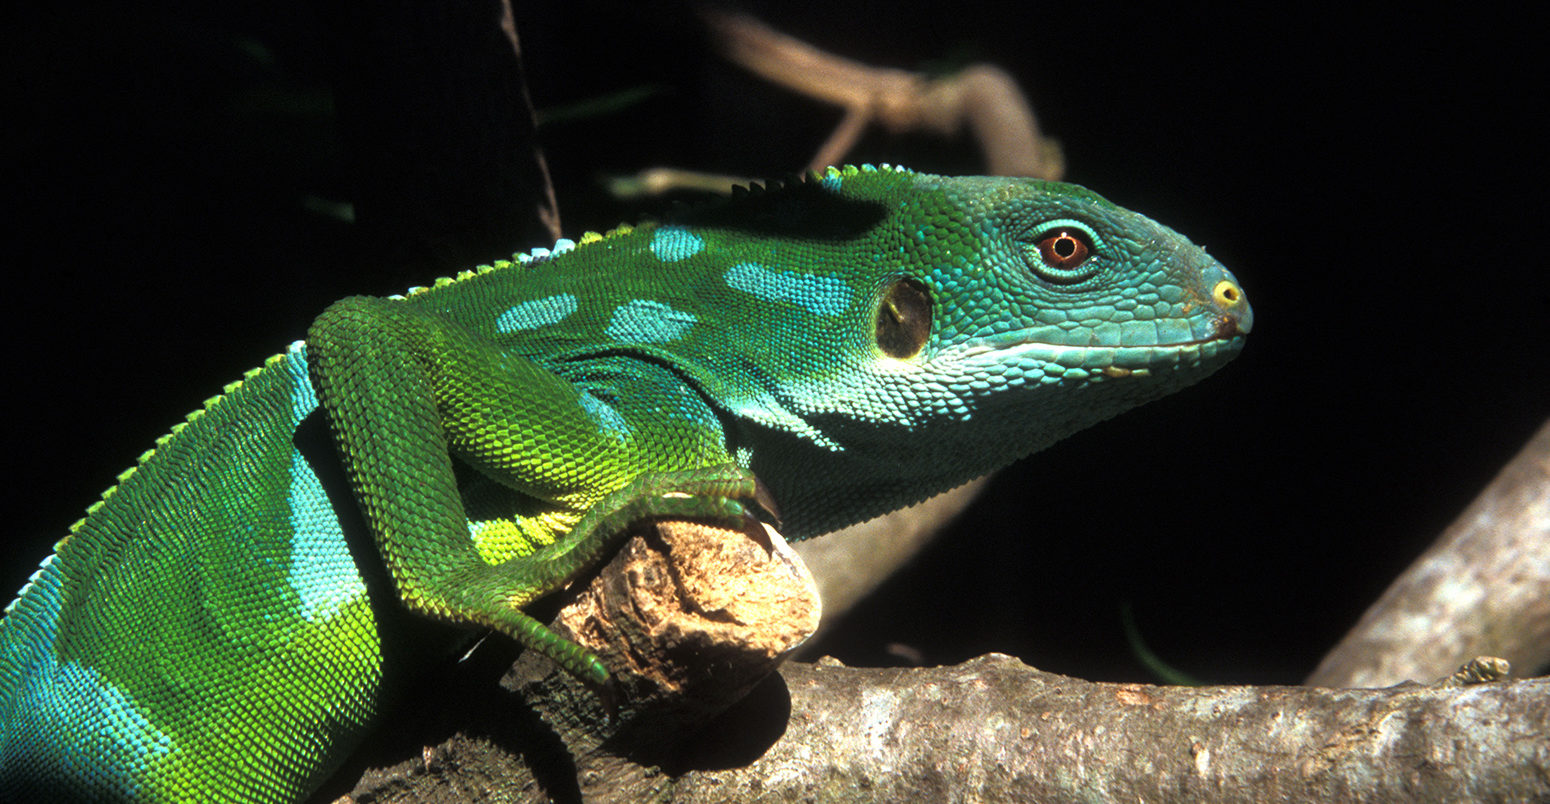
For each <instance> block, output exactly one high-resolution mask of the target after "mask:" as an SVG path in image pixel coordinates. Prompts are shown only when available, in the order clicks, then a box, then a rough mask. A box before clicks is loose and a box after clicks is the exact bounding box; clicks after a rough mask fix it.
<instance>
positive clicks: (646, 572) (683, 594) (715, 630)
mask: <svg viewBox="0 0 1550 804" xmlns="http://www.w3.org/2000/svg"><path fill="white" fill-rule="evenodd" d="M766 531H767V533H768V534H769V540H770V543H771V545H772V546H773V549H772V550H770V551H766V550H765V548H764V547H763V545H760V544H758V543H757V542H755V541H754V540H752V539H751V538H749V536H748V535H747V534H745V533H743V532H741V531H736V530H729V529H726V528H721V527H714V526H710V525H705V524H700V523H696V522H685V521H676V520H675V521H667V522H661V523H657V524H655V525H647V526H644V527H643V528H642V529H641V531H639V532H638V533H637V534H636V535H635V536H633V537H632V538H631V539H630V541H629V542H628V543H627V544H626V546H625V547H624V549H623V550H621V551H620V554H619V555H618V556H617V557H616V558H615V559H614V561H613V562H611V563H610V564H609V566H608V567H607V568H606V569H605V570H604V571H603V572H602V574H601V575H600V576H599V577H598V579H597V580H596V581H594V582H593V583H592V584H591V585H589V586H588V588H587V589H586V590H584V591H583V592H582V593H581V594H580V595H579V596H578V598H577V600H576V601H575V602H574V603H572V604H571V605H569V606H567V607H566V608H565V609H564V610H563V611H562V612H561V613H560V622H559V624H560V625H561V627H562V630H568V631H570V632H571V634H572V635H573V638H574V639H575V640H576V641H577V642H579V643H581V644H582V645H584V646H586V647H588V648H590V649H592V650H593V651H596V652H597V653H598V654H599V655H600V656H602V657H603V660H604V661H605V662H606V663H608V664H609V665H610V667H612V668H613V669H614V670H615V671H616V672H617V671H621V670H622V671H625V672H627V673H629V674H631V675H634V676H638V677H641V678H643V679H645V680H647V681H650V682H652V683H653V684H655V685H656V686H658V687H659V688H661V690H662V692H664V693H667V694H673V695H688V694H691V693H692V695H693V696H694V697H696V698H699V699H701V700H705V701H710V700H724V699H729V700H728V702H730V700H736V699H737V698H739V697H741V696H742V694H743V693H744V692H746V691H747V689H749V688H751V687H752V685H753V684H755V683H757V682H758V681H759V679H762V678H763V677H764V676H766V675H768V674H769V673H771V672H773V671H774V670H775V668H776V667H778V666H779V664H780V662H781V661H782V660H784V658H785V657H786V656H787V655H789V654H790V653H791V651H793V650H795V649H796V648H797V647H798V646H800V645H801V644H802V643H803V642H804V641H805V640H806V639H807V638H808V637H810V636H811V635H812V634H813V633H814V632H815V631H816V630H817V628H818V621H819V618H820V615H821V613H822V609H821V606H820V603H819V599H818V591H817V586H816V584H815V582H814V581H813V578H812V575H811V574H810V573H808V571H807V567H806V566H805V565H804V564H803V563H802V561H801V559H800V558H798V557H797V556H796V554H795V553H793V552H792V551H791V549H790V547H789V546H788V545H787V544H786V541H785V539H783V538H781V536H780V534H778V533H776V532H775V531H774V530H773V529H769V528H768V527H766Z"/></svg>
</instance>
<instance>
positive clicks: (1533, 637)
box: [1308, 421, 1550, 687]
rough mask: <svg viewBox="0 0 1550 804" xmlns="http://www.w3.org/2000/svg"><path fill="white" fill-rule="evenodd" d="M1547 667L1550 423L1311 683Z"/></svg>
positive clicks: (1353, 683)
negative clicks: (1489, 665)
mask: <svg viewBox="0 0 1550 804" xmlns="http://www.w3.org/2000/svg"><path fill="white" fill-rule="evenodd" d="M1480 655H1492V656H1500V657H1502V658H1505V659H1507V660H1508V661H1509V662H1511V663H1512V666H1513V667H1515V668H1517V670H1518V672H1520V673H1522V672H1530V673H1532V672H1534V671H1535V670H1536V669H1539V668H1543V667H1545V666H1546V665H1547V664H1550V421H1547V422H1546V423H1545V424H1544V425H1542V426H1540V428H1539V431H1538V432H1537V433H1535V434H1534V436H1533V437H1532V438H1531V439H1530V440H1529V442H1528V444H1527V445H1525V446H1524V447H1523V449H1522V450H1521V451H1520V452H1519V453H1518V454H1517V456H1516V457H1514V458H1513V459H1512V461H1511V462H1510V463H1508V464H1507V466H1506V467H1505V468H1503V469H1502V471H1501V472H1500V473H1499V474H1498V475H1497V476H1496V478H1495V479H1494V480H1492V481H1491V484H1490V485H1489V486H1487V487H1486V489H1485V491H1483V492H1481V494H1480V496H1478V497H1476V498H1475V501H1474V502H1473V503H1471V504H1470V506H1469V508H1468V509H1466V510H1465V511H1464V513H1463V514H1462V515H1461V516H1460V517H1459V518H1458V519H1457V520H1455V521H1454V522H1453V524H1452V525H1450V526H1449V527H1448V529H1447V530H1446V531H1444V532H1443V534H1442V536H1441V537H1440V538H1438V540H1437V542H1436V544H1434V545H1433V546H1432V547H1431V548H1430V549H1429V550H1427V551H1426V553H1425V554H1423V555H1422V556H1421V557H1420V558H1419V559H1417V560H1416V561H1415V563H1414V564H1412V565H1411V566H1410V568H1409V569H1407V570H1406V571H1405V572H1404V574H1403V575H1401V576H1400V577H1399V578H1398V579H1397V580H1395V581H1394V583H1393V585H1391V586H1390V587H1389V588H1388V590H1387V591H1385V592H1384V593H1383V596H1382V597H1380V598H1379V599H1378V601H1377V602H1376V603H1374V604H1373V605H1372V608H1370V609H1368V610H1367V613H1366V614H1364V615H1362V619H1361V621H1360V622H1358V623H1357V625H1356V627H1355V628H1353V629H1352V630H1351V632H1350V633H1349V634H1347V635H1346V636H1345V638H1344V639H1342V640H1341V641H1340V644H1339V645H1337V646H1336V647H1335V649H1334V650H1332V651H1331V652H1330V653H1329V655H1328V656H1326V657H1325V658H1324V660H1323V661H1322V662H1321V663H1320V664H1319V666H1318V669H1316V670H1315V671H1314V672H1313V675H1312V676H1310V677H1309V679H1308V683H1309V684H1312V685H1316V686H1323V687H1365V686H1376V685H1380V684H1394V683H1398V682H1400V681H1404V680H1406V679H1418V678H1435V677H1437V676H1440V675H1443V674H1445V673H1447V672H1450V670H1451V668H1453V667H1456V666H1458V665H1459V664H1460V663H1461V662H1464V661H1467V660H1468V659H1470V658H1471V657H1474V656H1480Z"/></svg>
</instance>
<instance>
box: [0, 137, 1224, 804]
mask: <svg viewBox="0 0 1550 804" xmlns="http://www.w3.org/2000/svg"><path fill="white" fill-rule="evenodd" d="M1251 324H1252V314H1251V312H1250V309H1249V305H1248V302H1247V301H1246V299H1245V298H1244V295H1243V293H1242V291H1241V290H1240V288H1239V286H1238V284H1237V282H1236V280H1235V279H1234V278H1233V276H1232V274H1230V273H1228V271H1227V270H1226V269H1225V268H1223V267H1222V266H1221V265H1220V264H1218V263H1217V262H1216V261H1215V260H1214V259H1212V258H1210V257H1208V256H1207V255H1206V253H1205V252H1204V251H1203V250H1201V249H1200V248H1198V247H1196V246H1194V245H1192V244H1190V243H1189V242H1188V241H1187V240H1185V239H1184V238H1183V237H1181V236H1180V235H1178V234H1176V233H1175V232H1173V231H1172V230H1170V229H1167V228H1165V227H1163V226H1160V225H1158V224H1156V223H1154V222H1152V221H1151V220H1149V219H1147V218H1145V217H1143V216H1141V215H1138V214H1136V213H1134V212H1130V211H1127V210H1125V209H1122V208H1120V207H1117V206H1115V205H1113V204H1111V203H1109V202H1108V201H1106V200H1104V199H1103V198H1101V197H1099V196H1098V195H1095V194H1094V193H1092V192H1090V191H1088V190H1085V189H1082V188H1080V187H1076V186H1073V185H1067V184H1056V183H1047V182H1041V181H1035V180H1031V179H1011V178H987V177H959V178H948V177H942V176H933V175H926V174H919V173H914V172H911V171H908V170H905V169H902V168H896V167H889V166H880V167H871V166H862V167H859V168H857V167H846V168H830V169H828V170H826V171H824V172H821V173H815V174H810V175H808V176H806V177H804V178H802V179H798V180H793V181H791V182H788V183H785V184H772V185H770V186H769V187H759V186H754V187H751V188H749V189H748V190H746V191H743V192H741V193H739V194H736V195H735V196H734V198H732V199H731V200H727V201H723V202H719V203H713V204H710V205H706V206H702V207H697V208H688V209H685V210H681V211H677V212H674V213H672V214H670V215H667V216H666V217H664V218H663V219H661V220H660V221H655V222H647V223H642V224H640V225H637V226H634V227H629V226H623V227H620V228H618V229H616V230H614V231H612V232H610V233H609V234H607V235H599V234H596V233H588V234H585V235H583V236H582V237H581V238H580V241H579V242H570V241H564V240H562V241H560V242H559V243H557V244H556V245H555V247H554V248H553V249H552V250H535V251H534V252H532V253H531V254H527V255H519V256H517V257H516V258H514V259H513V260H511V261H499V262H496V263H495V264H493V265H490V266H486V267H482V268H479V269H478V270H475V271H469V272H465V273H463V274H460V275H458V276H457V277H455V278H450V279H441V280H438V281H436V282H435V283H434V284H433V285H432V286H431V287H428V288H414V289H411V290H410V291H409V292H407V293H406V294H405V295H403V296H394V297H390V298H369V297H352V298H347V299H344V300H342V301H339V302H337V303H335V304H333V305H332V306H330V307H329V308H328V309H327V310H326V311H324V312H323V314H322V315H320V316H319V317H318V318H317V319H316V321H315V322H314V323H313V324H312V325H311V327H310V328H309V329H308V331H307V334H306V339H305V341H298V342H296V343H294V344H292V345H291V346H290V347H288V348H287V349H286V350H285V351H284V352H282V353H280V354H278V355H276V356H274V357H272V358H270V359H269V360H267V361H266V362H265V363H264V365H263V366H262V367H261V368H258V369H255V370H254V371H251V372H249V373H248V374H246V375H245V376H244V377H243V378H242V379H241V380H240V381H238V382H235V383H233V384H231V385H228V386H227V387H226V388H225V389H224V391H223V392H222V393H221V394H220V395H219V396H216V397H214V398H212V399H210V400H207V401H206V402H205V404H204V407H203V409H202V410H198V411H195V412H194V413H193V414H191V415H190V416H189V417H188V420H187V422H185V423H182V424H179V425H177V426H175V427H174V428H173V429H172V432H171V433H169V434H168V435H166V436H164V437H163V438H161V439H160V440H158V441H157V443H156V446H155V448H154V449H152V450H151V451H149V452H146V453H145V454H144V455H142V456H141V457H140V460H139V463H138V465H137V466H135V467H134V468H131V469H130V470H128V471H126V472H124V473H123V474H122V475H120V476H119V478H118V484H117V485H116V486H114V487H113V488H110V489H109V490H108V491H107V492H106V493H105V494H104V495H103V499H102V500H101V501H100V502H98V503H96V504H95V505H93V506H91V508H90V509H89V510H88V512H87V515H86V517H85V518H84V519H82V520H81V521H79V522H77V523H76V524H75V525H74V526H73V527H72V528H71V529H70V533H69V535H67V536H66V537H65V538H64V539H63V540H61V541H60V542H59V543H58V545H57V546H56V549H55V552H54V554H53V555H52V556H50V557H49V558H47V559H45V560H44V562H43V565H42V567H41V568H40V569H39V570H38V571H37V572H36V573H35V574H34V575H33V576H32V578H31V579H30V580H29V582H28V583H27V585H26V586H25V587H24V588H23V589H22V591H21V594H20V596H19V597H18V599H17V600H16V601H14V602H13V603H11V604H10V606H9V607H8V608H7V609H6V616H5V618H4V620H3V621H0V793H3V795H4V796H5V797H6V798H8V799H13V800H26V799H28V798H30V797H32V796H34V795H45V794H48V795H55V796H58V795H65V796H70V797H74V798H82V799H100V800H167V801H172V800H176V801H193V800H207V799H208V800H213V799H217V798H223V797H230V798H235V799H241V800H245V801H258V802H266V801H285V800H294V799H297V798H299V797H302V796H304V795H305V794H306V793H307V792H308V791H309V790H312V789H314V788H315V787H316V786H317V785H318V784H320V783H321V782H322V781H323V780H324V779H325V778H326V777H327V776H328V775H329V773H330V772H331V771H332V770H334V769H335V768H336V766H337V765H338V764H339V763H340V761H341V760H342V759H343V758H345V757H346V756H347V755H348V754H349V753H350V751H351V750H352V747H353V746H355V745H356V744H357V743H358V742H359V740H360V738H361V737H362V735H363V734H364V733H365V732H366V731H367V730H368V729H370V728H371V727H372V724H373V721H374V720H375V719H376V718H377V717H378V715H379V713H380V712H382V711H383V708H384V705H385V702H386V701H387V700H388V699H389V698H390V697H391V693H392V692H393V690H394V689H395V688H396V687H397V686H398V685H399V683H400V681H401V679H403V678H405V677H407V676H408V675H409V674H410V673H411V671H412V670H413V665H414V663H415V657H419V656H424V655H426V654H429V653H433V652H434V651H432V650H431V648H440V647H445V648H447V649H448V650H452V649H454V648H455V647H456V646H457V644H458V642H459V640H464V639H466V638H467V636H468V634H469V633H471V632H472V631H475V630H477V629H493V630H495V631H498V632H501V633H503V634H506V635H507V636H509V637H511V638H513V639H515V640H517V641H518V642H520V643H521V644H523V645H525V646H526V647H527V648H528V649H531V650H535V651H538V652H540V653H541V654H543V655H546V656H548V657H551V658H552V659H554V660H555V661H556V662H557V663H559V664H560V665H561V666H562V667H564V668H565V669H566V670H568V671H570V672H571V673H574V674H576V675H578V676H580V677H581V678H583V679H585V680H588V681H589V682H591V683H596V684H604V683H606V682H607V679H608V671H607V669H606V668H605V667H604V666H603V665H602V664H601V662H600V661H599V660H598V659H597V658H596V657H594V656H593V655H591V654H590V653H588V652H587V651H585V650H583V649H582V648H580V647H579V646H577V645H575V644H573V643H570V642H567V641H564V640H562V639H560V638H558V637H557V636H555V635H554V634H553V633H552V632H550V631H548V630H547V629H546V628H545V627H544V626H543V625H541V624H540V623H538V622H537V621H536V620H534V619H532V618H531V617H530V616H529V615H527V614H525V613H524V612H523V608H524V607H525V606H526V605H527V604H529V603H530V602H531V601H533V600H534V599H536V598H538V597H540V596H542V595H545V594H548V593H550V592H553V591H555V590H558V589H560V588H562V587H564V586H565V585H566V584H567V583H568V582H569V581H570V580H571V579H573V578H575V577H576V576H577V575H578V574H580V573H582V572H584V571H585V570H587V569H588V568H590V567H592V566H593V565H595V564H596V563H597V562H599V561H600V560H602V559H603V558H604V557H605V556H606V555H607V554H608V553H609V552H610V551H611V550H613V549H614V548H615V547H616V546H617V544H618V542H619V541H620V535H621V534H622V533H623V532H624V530H625V529H626V526H627V525H629V524H630V523H631V522H633V521H636V520H639V519H643V518H657V517H678V518H695V519H708V520H710V521H714V522H719V523H727V524H729V525H732V526H739V523H743V524H746V523H747V521H748V518H749V517H750V516H751V515H752V513H757V512H759V510H760V509H763V508H767V507H768V506H767V505H766V504H765V501H766V500H767V499H768V498H767V497H766V496H765V491H766V490H767V493H768V495H769V497H771V498H773V501H774V502H776V503H778V505H779V508H780V511H781V512H782V516H783V524H782V532H783V533H784V534H785V535H786V536H787V537H788V538H794V539H801V538H807V537H809V536H813V535H816V534H819V533H823V532H826V531H829V530H832V529H835V528H838V527H841V526H843V525H847V524H850V523H853V522H857V521H861V520H864V519H867V518H869V517H872V516H875V515H877V514H880V513H883V512H885V511H888V510H891V509H895V508H899V507H902V506H904V505H906V504H909V503H913V502H915V501H918V500H921V499H923V498H925V497H927V496H929V495H932V494H934V493H937V492H940V491H943V490H946V489H949V488H952V487H954V486H956V485H959V484H961V483H963V482H965V481H968V480H970V479H972V478H974V477H977V476H979V475H983V474H985V473H987V472H989V471H991V470H993V469H996V468H997V467H1000V466H1002V465H1004V464H1006V463H1008V462H1010V461H1013V460H1015V459H1017V458H1020V457H1022V456H1024V455H1027V454H1029V453H1031V452H1034V451H1036V450H1038V449H1040V448H1042V447H1044V446H1046V445H1048V444H1050V443H1051V442H1054V441H1056V440H1058V439H1060V438H1063V437H1065V436H1066V435H1068V434H1070V433H1072V432H1073V431H1075V430H1078V429H1080V428H1082V427H1085V426H1087V425H1090V424H1093V423H1095V422H1097V421H1100V420H1102V419H1105V418H1108V417H1110V416H1113V415H1114V414H1116V413H1119V412H1121V411H1123V410H1125V409H1127V408H1130V407H1132V406H1135V405H1138V404H1141V403H1142V402H1145V401H1147V400H1150V399H1153V398H1156V397H1159V396H1162V395H1163V394H1166V393H1169V392H1171V391H1173V390H1176V389H1178V388H1180V387H1182V386H1185V385H1187V384H1189V383H1192V382H1195V381H1196V380H1199V379H1200V378H1202V377H1204V376H1206V375H1207V374H1209V373H1211V372H1212V371H1214V370H1215V369H1217V368H1218V367H1220V366H1221V365H1222V364H1224V363H1225V362H1226V361H1227V360H1228V359H1230V358H1231V357H1232V356H1233V355H1235V354H1236V353H1237V352H1238V351H1239V349H1240V348H1241V346H1242V343H1243V339H1244V335H1245V334H1246V333H1247V332H1248V331H1249V330H1250V328H1251ZM406 612H410V613H413V614H415V615H423V616H424V618H429V620H436V621H441V622H442V623H445V624H449V625H450V626H457V627H448V626H446V625H443V626H435V625H427V620H425V619H424V618H416V617H413V616H407V615H406ZM39 800H43V799H39Z"/></svg>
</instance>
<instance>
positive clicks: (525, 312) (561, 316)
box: [495, 293, 577, 332]
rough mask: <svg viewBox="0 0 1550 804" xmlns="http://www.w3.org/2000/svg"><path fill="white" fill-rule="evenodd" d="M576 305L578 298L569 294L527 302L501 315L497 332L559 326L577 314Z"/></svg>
mask: <svg viewBox="0 0 1550 804" xmlns="http://www.w3.org/2000/svg"><path fill="white" fill-rule="evenodd" d="M576 305H577V302H576V297H575V296H573V295H571V294H569V293H561V294H558V295H555V296H545V297H543V298H542V299H533V300H531V301H525V302H522V303H521V304H517V305H513V306H512V308H511V309H509V310H507V311H506V312H504V313H501V314H500V316H498V317H497V318H496V319H495V331H496V332H520V331H522V330H528V329H537V328H538V327H547V326H549V325H550V324H558V323H559V322H561V321H564V320H565V318H566V317H567V316H569V315H570V314H571V313H574V312H576Z"/></svg>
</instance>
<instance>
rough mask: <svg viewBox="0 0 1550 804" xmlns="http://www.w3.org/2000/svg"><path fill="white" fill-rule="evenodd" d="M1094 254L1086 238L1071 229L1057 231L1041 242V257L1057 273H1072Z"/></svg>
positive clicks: (1046, 236)
mask: <svg viewBox="0 0 1550 804" xmlns="http://www.w3.org/2000/svg"><path fill="white" fill-rule="evenodd" d="M1092 253H1093V250H1092V247H1091V246H1089V245H1087V240H1086V238H1084V237H1082V235H1081V234H1080V233H1079V232H1076V231H1073V230H1071V229H1056V230H1055V231H1054V232H1052V233H1050V234H1047V235H1045V236H1044V237H1043V238H1042V239H1041V240H1039V257H1040V258H1041V259H1043V260H1044V264H1045V265H1048V266H1049V267H1051V268H1054V269H1055V270H1057V271H1070V270H1072V269H1074V268H1076V267H1077V266H1078V265H1081V264H1082V263H1084V262H1087V257H1088V256H1089V255H1091V254H1092Z"/></svg>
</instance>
